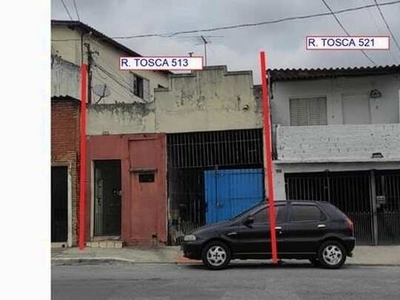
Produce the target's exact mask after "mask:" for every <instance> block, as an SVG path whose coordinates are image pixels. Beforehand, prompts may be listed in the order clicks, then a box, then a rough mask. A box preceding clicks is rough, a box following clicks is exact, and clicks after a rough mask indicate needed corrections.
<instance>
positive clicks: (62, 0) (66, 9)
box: [61, 0, 73, 21]
mask: <svg viewBox="0 0 400 300" xmlns="http://www.w3.org/2000/svg"><path fill="white" fill-rule="evenodd" d="M61 2H62V4H63V6H64V8H65V11H66V12H67V14H68V16H69V18H70V19H71V21H73V19H72V16H71V14H70V13H69V10H68V8H67V6H66V5H65V3H64V0H61Z"/></svg>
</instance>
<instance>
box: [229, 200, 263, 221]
mask: <svg viewBox="0 0 400 300" xmlns="http://www.w3.org/2000/svg"><path fill="white" fill-rule="evenodd" d="M260 207H261V204H257V205H255V206H252V207H250V208H249V209H246V210H245V211H243V212H241V213H240V214H238V215H236V216H234V217H232V218H230V219H229V220H230V221H235V220H238V219H240V218H241V217H243V216H244V215H246V214H248V213H249V212H251V211H252V210H258V209H259V208H260Z"/></svg>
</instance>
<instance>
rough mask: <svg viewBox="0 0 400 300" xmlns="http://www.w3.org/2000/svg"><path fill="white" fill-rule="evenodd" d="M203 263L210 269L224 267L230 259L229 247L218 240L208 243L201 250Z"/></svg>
mask: <svg viewBox="0 0 400 300" xmlns="http://www.w3.org/2000/svg"><path fill="white" fill-rule="evenodd" d="M201 257H202V260H203V263H204V265H205V266H206V267H207V268H209V269H211V270H222V269H225V268H226V267H227V266H228V264H229V262H230V260H231V253H230V249H229V247H228V246H227V245H226V244H225V243H223V242H220V241H213V242H210V243H208V244H207V245H206V246H205V247H204V249H203V251H202V255H201Z"/></svg>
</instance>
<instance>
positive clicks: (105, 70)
mask: <svg viewBox="0 0 400 300" xmlns="http://www.w3.org/2000/svg"><path fill="white" fill-rule="evenodd" d="M93 66H94V67H97V68H98V69H99V70H100V71H102V72H103V73H104V74H106V75H107V76H108V77H109V78H111V79H112V80H113V81H114V82H116V83H117V84H118V85H119V86H120V87H122V88H123V89H125V90H126V91H128V92H129V93H132V87H131V86H129V85H126V83H125V82H124V83H122V82H121V81H119V80H118V79H117V78H115V76H114V75H113V74H112V73H111V72H109V71H108V70H107V69H105V68H104V67H103V66H101V65H99V64H97V63H95V64H93Z"/></svg>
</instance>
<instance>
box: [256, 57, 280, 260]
mask: <svg viewBox="0 0 400 300" xmlns="http://www.w3.org/2000/svg"><path fill="white" fill-rule="evenodd" d="M260 67H261V81H262V98H263V117H264V138H265V160H264V165H265V164H266V181H267V184H266V186H268V200H269V219H270V232H271V249H272V262H273V263H274V264H276V263H277V262H278V253H277V245H276V231H275V203H274V185H273V183H274V180H273V177H272V175H273V172H272V155H271V154H272V153H271V152H272V151H271V150H272V149H271V148H272V143H271V115H270V111H269V94H268V80H267V76H268V71H267V63H266V55H265V52H264V51H261V52H260ZM266 72H267V74H266ZM268 79H269V78H268Z"/></svg>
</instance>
